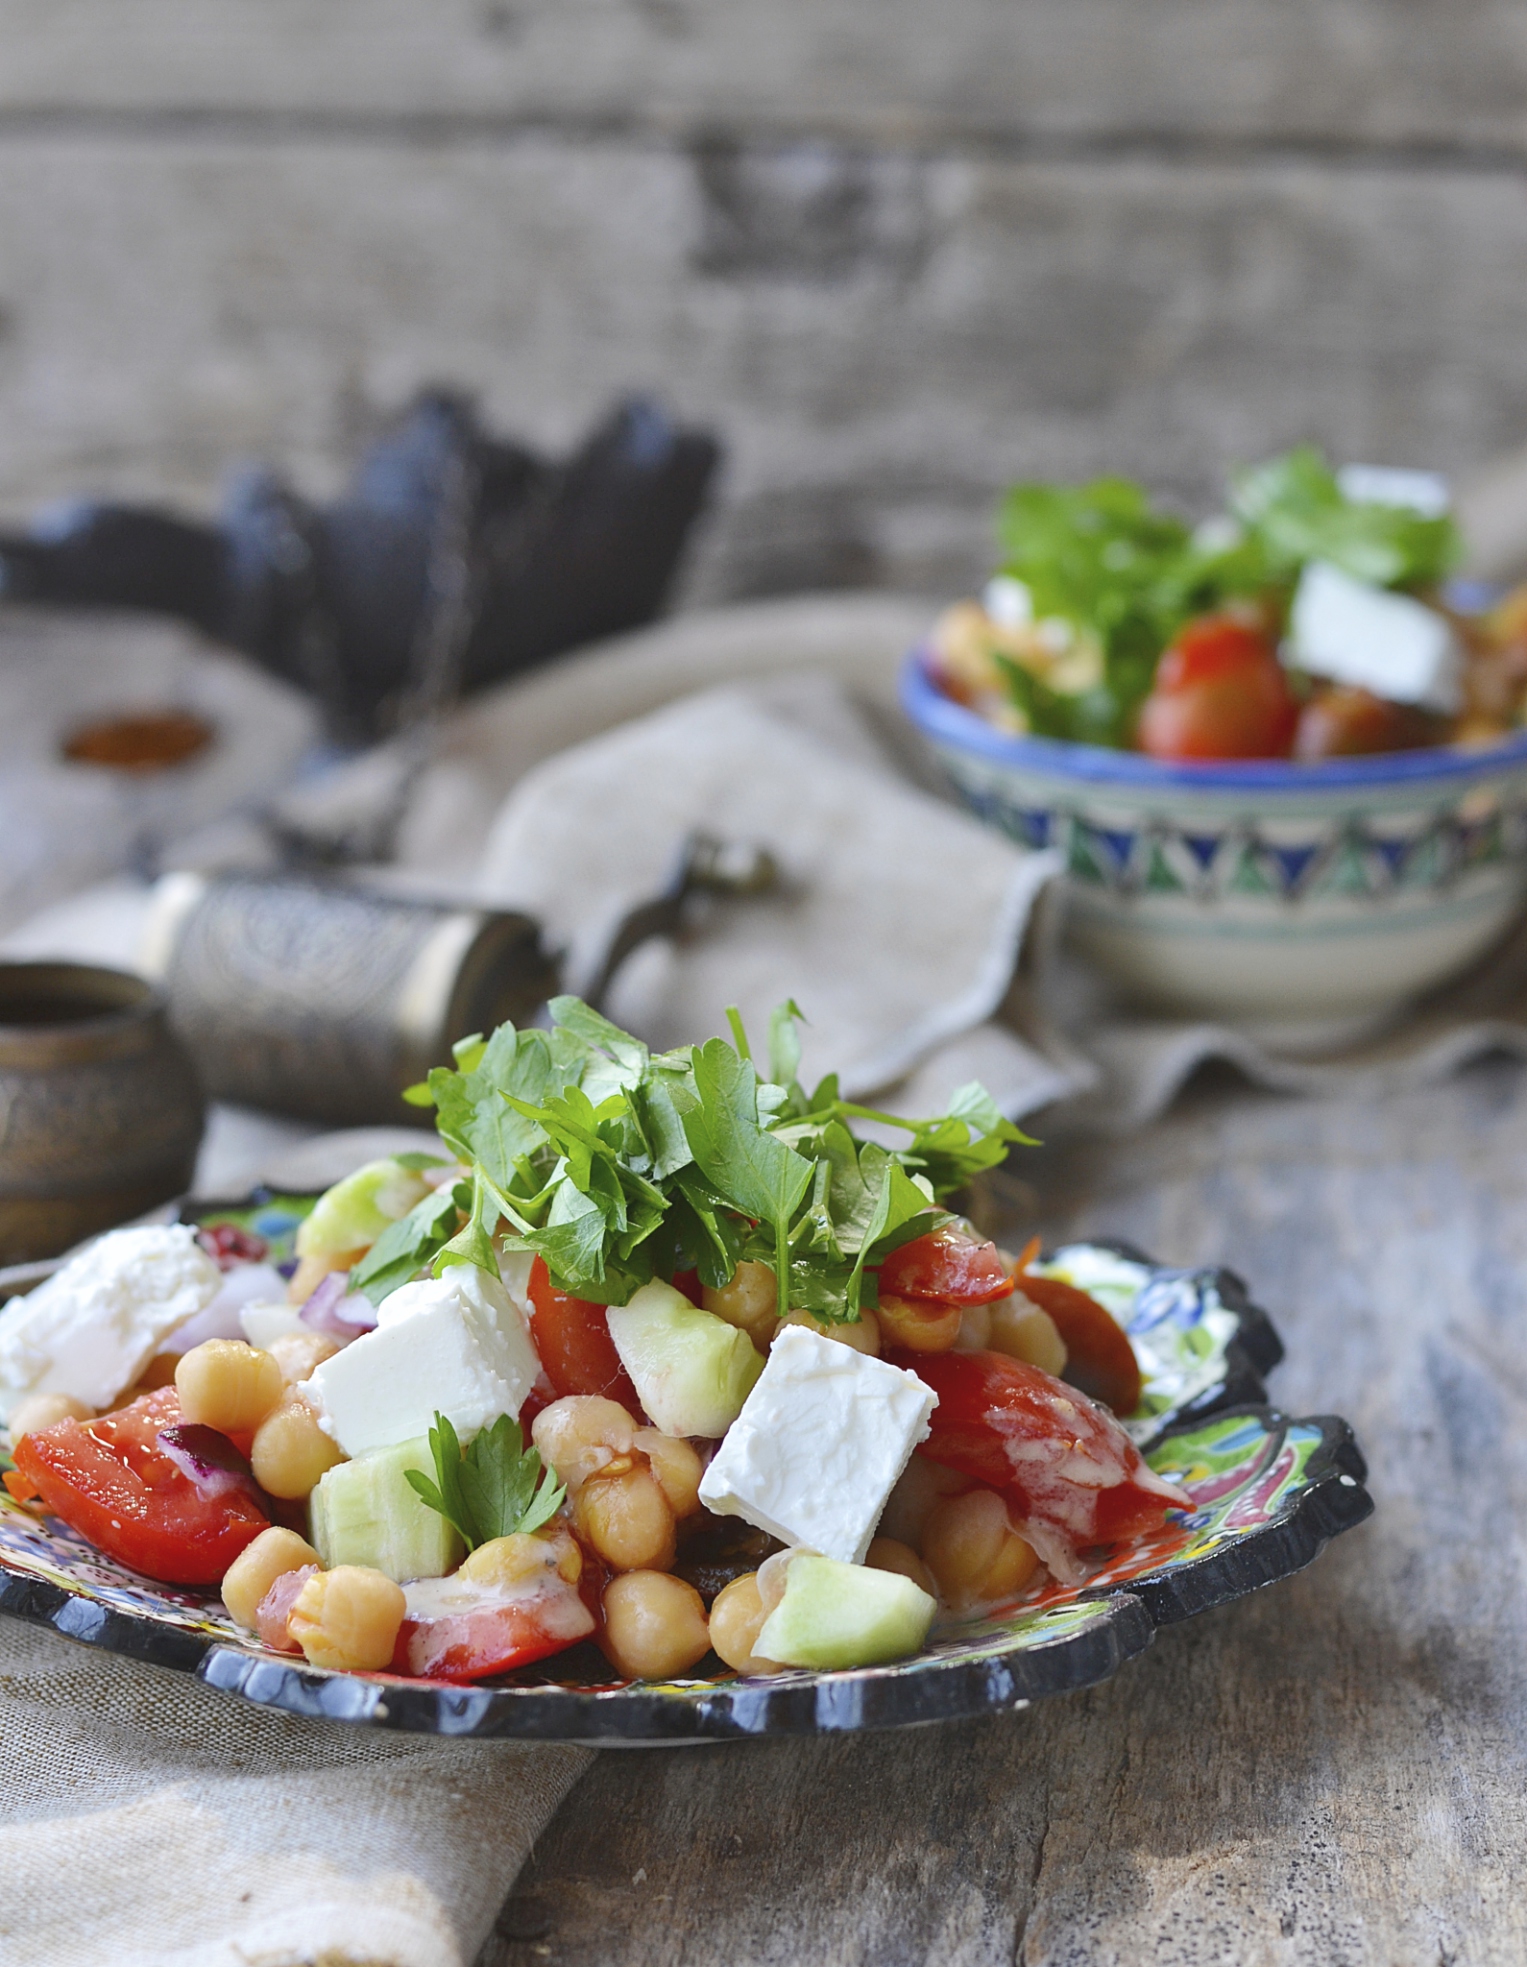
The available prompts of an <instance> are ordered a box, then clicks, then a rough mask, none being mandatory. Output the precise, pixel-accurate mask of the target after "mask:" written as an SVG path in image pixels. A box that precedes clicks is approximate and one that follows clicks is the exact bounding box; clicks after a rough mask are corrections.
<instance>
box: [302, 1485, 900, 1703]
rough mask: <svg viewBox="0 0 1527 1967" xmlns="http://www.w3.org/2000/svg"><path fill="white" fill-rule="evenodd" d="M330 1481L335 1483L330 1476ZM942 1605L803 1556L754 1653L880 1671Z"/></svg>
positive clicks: (784, 1661)
mask: <svg viewBox="0 0 1527 1967" xmlns="http://www.w3.org/2000/svg"><path fill="white" fill-rule="evenodd" d="M325 1480H327V1477H325ZM937 1610H938V1606H937V1604H936V1603H935V1601H934V1600H933V1599H931V1598H930V1597H929V1596H928V1594H927V1592H925V1591H924V1590H923V1589H922V1588H921V1586H919V1585H915V1584H913V1582H912V1580H911V1579H910V1578H904V1577H902V1576H901V1574H900V1573H899V1572H897V1571H872V1570H870V1569H868V1568H867V1567H866V1566H865V1565H863V1564H843V1563H840V1562H839V1560H838V1559H837V1558H836V1557H819V1556H818V1555H817V1554H816V1553H815V1552H814V1551H804V1550H803V1551H801V1552H800V1553H799V1554H798V1555H797V1556H794V1557H792V1558H791V1559H790V1562H789V1565H788V1566H787V1568H786V1571H785V1595H784V1597H783V1598H781V1600H780V1601H779V1603H778V1604H777V1605H776V1606H775V1608H774V1610H773V1611H772V1612H771V1613H770V1614H769V1616H768V1618H767V1619H765V1621H764V1623H763V1629H762V1631H761V1632H760V1633H759V1635H758V1638H757V1640H756V1641H755V1642H754V1647H753V1650H754V1652H755V1653H757V1654H758V1655H759V1657H760V1658H761V1659H765V1660H778V1661H779V1663H780V1665H781V1666H806V1667H816V1668H818V1669H821V1670H823V1671H826V1670H828V1669H830V1668H833V1667H849V1666H879V1665H880V1664H881V1663H882V1662H883V1661H885V1660H903V1659H905V1658H906V1657H907V1655H908V1654H909V1653H916V1652H920V1651H921V1650H922V1644H923V1641H924V1640H925V1639H926V1638H927V1637H928V1628H929V1626H930V1625H932V1623H933V1614H934V1613H935V1612H936V1611H937Z"/></svg>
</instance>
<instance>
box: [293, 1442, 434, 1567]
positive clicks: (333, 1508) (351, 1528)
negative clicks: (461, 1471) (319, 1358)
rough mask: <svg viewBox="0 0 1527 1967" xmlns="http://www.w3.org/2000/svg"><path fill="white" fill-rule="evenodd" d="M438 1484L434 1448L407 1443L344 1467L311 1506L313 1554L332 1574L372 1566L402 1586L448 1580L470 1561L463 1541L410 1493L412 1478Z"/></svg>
mask: <svg viewBox="0 0 1527 1967" xmlns="http://www.w3.org/2000/svg"><path fill="white" fill-rule="evenodd" d="M411 1468H416V1469H418V1470H420V1471H421V1473H423V1474H425V1475H427V1476H429V1478H430V1480H431V1481H433V1480H434V1477H435V1462H434V1457H433V1456H432V1455H431V1454H430V1449H429V1442H428V1441H427V1440H420V1441H404V1442H400V1443H399V1444H398V1446H397V1447H395V1448H377V1449H374V1450H373V1451H372V1452H371V1453H370V1454H369V1455H361V1456H359V1457H358V1458H357V1459H356V1460H355V1461H353V1462H340V1463H338V1464H337V1465H336V1466H335V1467H334V1468H331V1469H330V1470H329V1471H328V1472H327V1474H326V1475H325V1476H324V1477H323V1479H322V1481H320V1483H319V1484H318V1487H317V1488H316V1489H315V1490H314V1491H313V1494H312V1496H311V1498H310V1499H309V1505H308V1507H309V1514H310V1518H311V1522H312V1543H313V1548H314V1549H315V1550H316V1551H317V1552H318V1555H319V1556H320V1557H321V1558H322V1559H323V1562H324V1567H325V1569H326V1570H331V1571H332V1570H333V1568H334V1566H335V1565H336V1564H367V1565H370V1567H371V1568H372V1569H373V1570H375V1571H384V1572H386V1574H387V1576H388V1577H389V1578H391V1579H393V1580H394V1582H395V1583H397V1584H400V1585H401V1584H408V1583H409V1582H410V1581H411V1580H412V1579H414V1578H443V1577H444V1576H445V1575H446V1573H447V1572H449V1571H454V1570H455V1568H456V1566H457V1565H458V1564H459V1563H460V1562H461V1560H462V1557H463V1555H464V1547H463V1545H462V1541H461V1538H460V1537H459V1536H458V1535H457V1534H456V1531H455V1529H454V1528H453V1526H452V1525H451V1524H450V1523H448V1522H447V1521H446V1519H445V1518H444V1517H443V1516H441V1515H440V1514H439V1512H438V1511H436V1510H433V1509H431V1508H430V1507H429V1505H428V1503H426V1502H423V1501H422V1500H421V1499H420V1498H419V1497H418V1496H417V1495H416V1494H415V1493H414V1491H413V1489H412V1488H411V1487H410V1486H409V1482H408V1477H407V1475H406V1473H405V1470H407V1469H411Z"/></svg>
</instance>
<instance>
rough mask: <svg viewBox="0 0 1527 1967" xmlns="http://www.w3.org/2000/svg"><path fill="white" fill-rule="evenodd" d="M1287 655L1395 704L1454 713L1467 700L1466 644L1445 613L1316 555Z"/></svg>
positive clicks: (1293, 618) (1294, 613) (1298, 600)
mask: <svg viewBox="0 0 1527 1967" xmlns="http://www.w3.org/2000/svg"><path fill="white" fill-rule="evenodd" d="M1285 654H1286V656H1287V658H1288V660H1290V661H1291V662H1294V663H1297V664H1298V666H1299V667H1300V668H1301V669H1307V670H1309V671H1310V672H1311V673H1312V674H1313V675H1315V676H1328V677H1330V678H1331V679H1332V680H1333V681H1334V682H1337V683H1351V684H1355V685H1357V686H1358V687H1359V688H1362V689H1365V690H1372V691H1373V692H1374V693H1375V695H1377V696H1381V697H1388V698H1390V699H1391V700H1392V701H1393V702H1395V703H1414V704H1421V705H1422V706H1424V707H1425V708H1426V709H1429V710H1440V711H1444V712H1452V711H1455V710H1457V709H1458V708H1459V707H1460V706H1461V704H1462V702H1463V651H1462V650H1461V649H1460V648H1459V646H1458V640H1457V637H1456V636H1455V635H1454V634H1453V631H1452V628H1451V626H1450V625H1449V623H1448V622H1447V620H1446V619H1445V617H1444V616H1442V615H1440V614H1438V612H1437V610H1436V609H1435V608H1428V607H1427V606H1426V604H1425V603H1424V602H1421V601H1417V600H1415V599H1413V598H1412V597H1411V596H1410V595H1408V594H1392V593H1390V592H1389V590H1388V589H1387V588H1381V587H1370V586H1369V585H1368V583H1367V582H1366V581H1358V580H1354V579H1353V578H1352V576H1351V575H1350V574H1346V573H1343V572H1342V570H1341V568H1340V567H1333V566H1332V565H1331V564H1330V562H1329V561H1325V560H1312V561H1311V562H1310V563H1309V565H1308V566H1307V567H1306V568H1305V570H1304V572H1303V574H1302V575H1301V576H1300V580H1299V587H1298V590H1297V592H1296V593H1295V595H1294V605H1293V608H1292V610H1291V612H1290V615H1289V639H1288V643H1287V645H1286V648H1285Z"/></svg>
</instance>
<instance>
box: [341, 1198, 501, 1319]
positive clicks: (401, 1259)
mask: <svg viewBox="0 0 1527 1967" xmlns="http://www.w3.org/2000/svg"><path fill="white" fill-rule="evenodd" d="M470 1205H471V1191H470V1190H469V1189H468V1187H467V1185H466V1183H465V1182H457V1183H455V1184H454V1185H453V1186H451V1187H449V1188H436V1189H431V1191H430V1193H429V1194H428V1195H426V1196H425V1197H424V1199H423V1200H422V1201H420V1202H416V1203H415V1204H414V1206H413V1208H412V1209H410V1210H409V1212H408V1214H407V1215H406V1216H404V1217H403V1218H402V1219H401V1221H399V1222H395V1223H389V1224H388V1226H387V1227H386V1229H384V1230H383V1231H382V1233H381V1235H380V1236H379V1237H378V1238H377V1240H376V1241H375V1243H373V1244H372V1246H371V1248H370V1249H369V1250H368V1251H367V1252H366V1254H365V1256H364V1257H362V1258H361V1260H360V1262H359V1263H358V1264H357V1265H356V1266H355V1268H354V1270H352V1271H351V1273H350V1285H351V1288H352V1289H353V1290H356V1291H363V1292H364V1293H365V1294H366V1296H367V1297H368V1298H369V1299H370V1300H371V1302H372V1303H373V1304H374V1305H379V1304H380V1303H381V1302H382V1300H383V1298H385V1297H387V1296H388V1295H389V1293H391V1292H393V1291H396V1290H397V1288H398V1286H399V1285H400V1284H406V1283H407V1282H408V1280H409V1278H411V1277H412V1276H413V1275H414V1273H415V1271H417V1270H420V1269H422V1268H423V1266H424V1265H425V1264H427V1263H432V1262H433V1261H434V1259H435V1257H436V1256H437V1255H438V1254H439V1252H440V1251H441V1250H443V1249H444V1248H445V1246H446V1245H447V1243H449V1242H450V1240H451V1238H452V1237H453V1236H454V1235H455V1234H456V1215H457V1211H458V1210H459V1209H464V1208H468V1207H470Z"/></svg>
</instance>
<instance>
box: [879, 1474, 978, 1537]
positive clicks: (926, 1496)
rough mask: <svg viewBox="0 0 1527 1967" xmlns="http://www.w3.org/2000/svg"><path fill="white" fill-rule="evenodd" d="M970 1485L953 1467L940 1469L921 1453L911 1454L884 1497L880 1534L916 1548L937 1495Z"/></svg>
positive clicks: (952, 1493)
mask: <svg viewBox="0 0 1527 1967" xmlns="http://www.w3.org/2000/svg"><path fill="white" fill-rule="evenodd" d="M970 1486H971V1484H970V1480H969V1478H968V1477H967V1476H963V1475H957V1474H956V1473H955V1471H954V1470H953V1469H952V1468H943V1467H941V1466H940V1465H939V1463H937V1462H930V1461H928V1460H927V1459H926V1458H925V1457H924V1456H922V1455H914V1456H913V1457H912V1459H911V1461H909V1462H908V1463H907V1465H906V1467H905V1468H904V1469H903V1470H902V1472H901V1474H900V1476H899V1477H898V1478H897V1482H896V1487H895V1488H894V1489H893V1490H892V1491H891V1493H890V1495H889V1496H887V1498H886V1504H885V1508H884V1509H883V1510H882V1511H881V1513H880V1523H879V1525H878V1529H879V1534H880V1535H881V1536H882V1537H893V1538H894V1539H895V1540H896V1541H897V1542H898V1543H903V1544H910V1545H911V1547H912V1548H913V1549H914V1550H916V1549H917V1548H918V1546H919V1545H920V1544H921V1543H922V1540H923V1527H924V1525H925V1524H926V1523H927V1521H928V1518H929V1515H930V1514H931V1513H932V1510H933V1505H934V1504H935V1503H936V1502H937V1501H938V1499H939V1497H940V1496H957V1495H959V1494H960V1493H961V1492H962V1491H963V1490H965V1489H968V1488H969V1487H970Z"/></svg>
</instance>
